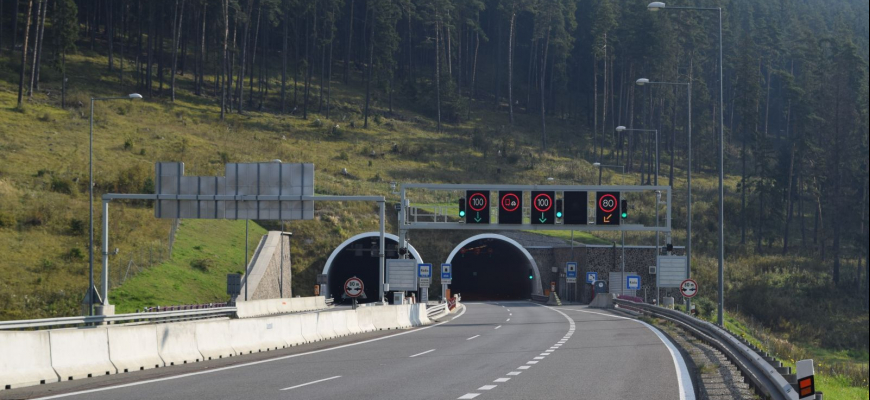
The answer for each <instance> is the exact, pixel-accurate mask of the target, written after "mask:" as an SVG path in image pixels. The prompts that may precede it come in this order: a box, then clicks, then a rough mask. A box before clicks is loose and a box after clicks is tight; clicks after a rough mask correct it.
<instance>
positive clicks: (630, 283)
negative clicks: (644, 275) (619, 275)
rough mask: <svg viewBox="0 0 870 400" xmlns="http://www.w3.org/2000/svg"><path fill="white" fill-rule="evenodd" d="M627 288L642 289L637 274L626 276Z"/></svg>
mask: <svg viewBox="0 0 870 400" xmlns="http://www.w3.org/2000/svg"><path fill="white" fill-rule="evenodd" d="M625 289H626V290H640V277H639V276H637V275H628V276H626V277H625Z"/></svg>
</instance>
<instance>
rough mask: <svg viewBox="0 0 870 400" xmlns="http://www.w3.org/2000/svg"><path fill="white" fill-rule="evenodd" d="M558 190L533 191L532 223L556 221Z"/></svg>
mask: <svg viewBox="0 0 870 400" xmlns="http://www.w3.org/2000/svg"><path fill="white" fill-rule="evenodd" d="M555 206H556V192H532V225H553V224H555V223H556V211H555V209H556V207H555Z"/></svg>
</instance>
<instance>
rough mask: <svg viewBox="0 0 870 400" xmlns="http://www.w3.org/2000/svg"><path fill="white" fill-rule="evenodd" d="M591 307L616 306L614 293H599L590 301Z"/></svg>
mask: <svg viewBox="0 0 870 400" xmlns="http://www.w3.org/2000/svg"><path fill="white" fill-rule="evenodd" d="M589 308H604V309H612V308H614V307H613V295H611V294H610V293H599V294H597V295H595V299H593V300H592V303H589Z"/></svg>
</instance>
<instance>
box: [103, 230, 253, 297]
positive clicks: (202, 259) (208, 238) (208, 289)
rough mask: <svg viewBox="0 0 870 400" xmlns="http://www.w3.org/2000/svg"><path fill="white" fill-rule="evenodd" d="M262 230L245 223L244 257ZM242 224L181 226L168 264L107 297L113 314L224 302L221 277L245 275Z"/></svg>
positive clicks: (141, 274) (134, 280) (133, 279)
mask: <svg viewBox="0 0 870 400" xmlns="http://www.w3.org/2000/svg"><path fill="white" fill-rule="evenodd" d="M265 233H266V230H265V229H263V228H262V227H261V226H259V225H257V224H255V223H251V224H250V232H249V243H248V247H249V252H250V254H253V253H254V250H256V247H257V244H258V243H259V241H260V238H261V237H262V235H264V234H265ZM246 259H247V257H245V222H244V221H210V220H184V221H182V222H181V226H180V227H179V229H178V233H177V236H176V240H175V245H174V246H173V249H172V257H171V259H170V260H168V261H166V262H164V263H162V264H160V265H157V266H154V267H152V268H149V269H146V270H144V271H142V272H141V273H139V274H137V275H136V276H134V277H133V278H131V279H130V280H128V281H126V282H124V284H123V285H121V286H120V287H118V288H116V289H115V290H112V291H111V292H110V293H109V296H110V299H111V301H112V303H114V304H115V305H116V312H118V313H128V312H135V311H136V310H137V309H141V308H142V307H153V306H157V305H179V304H201V303H212V302H214V303H218V302H225V301H226V300H227V295H226V282H227V274H229V273H243V272H244V270H245V267H244V265H245V260H246Z"/></svg>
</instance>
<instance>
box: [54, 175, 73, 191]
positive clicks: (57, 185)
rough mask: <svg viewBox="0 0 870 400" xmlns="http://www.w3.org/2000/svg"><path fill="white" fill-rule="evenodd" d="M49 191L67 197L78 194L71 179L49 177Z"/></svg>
mask: <svg viewBox="0 0 870 400" xmlns="http://www.w3.org/2000/svg"><path fill="white" fill-rule="evenodd" d="M51 191H52V192H55V193H63V194H68V195H74V194H76V193H77V192H78V191H77V190H76V186H75V183H73V181H72V180H71V179H67V178H58V177H56V176H52V177H51Z"/></svg>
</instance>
